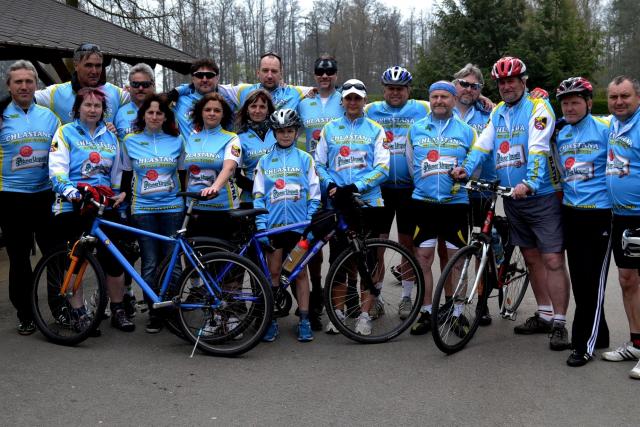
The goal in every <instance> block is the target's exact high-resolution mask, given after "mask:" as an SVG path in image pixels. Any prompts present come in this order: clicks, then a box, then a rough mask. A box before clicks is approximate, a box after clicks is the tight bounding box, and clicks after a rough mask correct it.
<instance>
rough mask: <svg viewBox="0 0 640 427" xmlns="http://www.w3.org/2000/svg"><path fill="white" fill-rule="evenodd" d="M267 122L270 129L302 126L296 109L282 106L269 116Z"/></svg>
mask: <svg viewBox="0 0 640 427" xmlns="http://www.w3.org/2000/svg"><path fill="white" fill-rule="evenodd" d="M269 124H270V125H271V129H274V130H275V129H284V128H296V129H297V128H299V127H301V126H302V122H301V121H300V117H299V116H298V113H296V110H292V109H291V108H282V109H280V110H276V111H274V112H273V113H272V114H271V117H269Z"/></svg>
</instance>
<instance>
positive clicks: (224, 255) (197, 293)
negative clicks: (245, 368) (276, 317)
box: [177, 252, 273, 356]
mask: <svg viewBox="0 0 640 427" xmlns="http://www.w3.org/2000/svg"><path fill="white" fill-rule="evenodd" d="M200 262H201V263H202V265H203V266H204V268H205V270H206V271H207V272H208V273H209V275H210V276H211V277H212V278H214V280H216V281H217V282H218V283H219V287H220V291H217V290H216V291H214V292H215V294H216V297H217V298H218V299H219V300H220V301H223V302H224V304H223V305H222V306H221V307H218V308H212V304H213V303H214V298H213V295H212V294H210V293H209V292H208V291H207V290H206V287H204V286H203V285H202V282H201V278H200V276H199V274H198V272H197V271H196V270H195V269H194V268H193V266H189V267H188V268H187V269H186V270H185V271H184V272H183V273H182V275H181V277H180V280H179V282H178V283H179V284H180V288H179V292H178V295H177V296H178V300H179V302H178V316H179V317H178V318H179V320H180V325H181V327H182V332H183V334H184V336H185V337H187V339H188V340H189V341H191V342H192V343H193V344H196V345H197V347H198V348H199V349H200V350H201V351H203V352H205V353H208V354H212V355H215V356H237V355H240V354H242V353H245V352H247V351H249V350H251V349H252V348H253V347H255V346H256V345H257V344H258V343H259V342H260V340H261V338H262V336H263V335H264V334H265V332H266V330H267V328H268V327H269V325H270V323H271V319H272V315H273V297H272V295H271V287H270V286H269V284H268V282H267V279H266V277H265V276H264V273H262V271H260V269H259V268H258V267H257V266H256V265H255V264H254V263H253V262H251V261H249V260H247V259H246V258H244V257H241V256H239V255H236V254H234V253H231V252H214V253H211V254H208V255H205V256H204V257H203V258H200ZM238 281H240V282H239V283H238ZM233 318H235V319H236V320H232V319H233ZM232 323H233V326H231V327H229V325H231V324H232Z"/></svg>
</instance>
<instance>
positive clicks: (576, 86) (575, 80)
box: [556, 77, 593, 99]
mask: <svg viewBox="0 0 640 427" xmlns="http://www.w3.org/2000/svg"><path fill="white" fill-rule="evenodd" d="M570 94H573V95H579V96H582V97H583V98H591V96H592V95H593V86H592V85H591V82H589V80H587V79H585V78H584V77H570V78H568V79H566V80H563V81H562V83H560V86H558V88H557V89H556V98H557V99H560V98H561V97H563V96H565V95H570Z"/></svg>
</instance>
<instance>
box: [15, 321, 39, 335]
mask: <svg viewBox="0 0 640 427" xmlns="http://www.w3.org/2000/svg"><path fill="white" fill-rule="evenodd" d="M35 331H36V324H35V322H34V321H33V320H25V321H24V322H20V323H19V324H18V333H19V334H20V335H31V334H32V333H34V332H35Z"/></svg>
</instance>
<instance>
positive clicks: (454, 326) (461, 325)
mask: <svg viewBox="0 0 640 427" xmlns="http://www.w3.org/2000/svg"><path fill="white" fill-rule="evenodd" d="M469 329H471V327H470V325H469V321H468V320H467V318H466V317H465V316H464V314H461V315H460V316H454V317H453V318H452V319H451V330H453V333H454V334H456V335H457V336H458V337H459V338H464V337H465V336H466V335H467V334H468V333H469Z"/></svg>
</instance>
